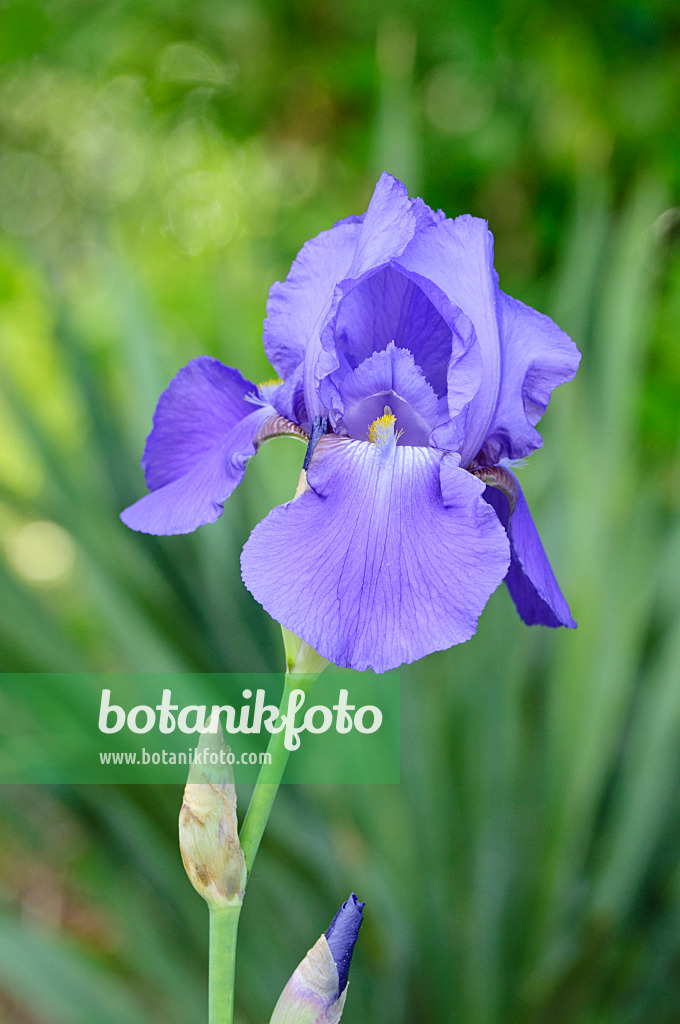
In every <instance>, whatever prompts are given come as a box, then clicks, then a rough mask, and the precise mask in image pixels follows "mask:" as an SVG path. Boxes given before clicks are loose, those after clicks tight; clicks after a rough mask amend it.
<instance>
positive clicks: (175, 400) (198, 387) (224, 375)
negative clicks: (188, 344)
mask: <svg viewBox="0 0 680 1024" xmlns="http://www.w3.org/2000/svg"><path fill="white" fill-rule="evenodd" d="M256 394H257V387H256V386H255V384H252V383H251V382H250V381H249V380H245V379H244V378H243V377H242V376H241V374H240V373H239V372H238V370H234V369H232V368H231V367H230V366H224V364H223V363H221V362H220V361H219V360H218V359H213V358H212V357H211V356H200V357H199V358H198V359H193V360H192V361H191V362H190V363H189V364H188V365H187V366H185V367H184V368H183V369H182V370H180V371H179V373H178V374H177V376H176V377H174V378H173V380H171V381H170V383H169V385H168V386H167V388H166V389H165V391H164V392H163V394H162V395H161V397H160V398H159V400H158V405H157V406H156V411H155V413H154V416H153V429H152V431H151V433H150V434H149V436H148V438H147V439H146V447H145V448H144V455H143V456H142V468H143V470H144V476H145V479H146V483H147V486H148V487H149V489H150V490H152V491H154V490H156V489H157V488H159V487H164V486H165V485H166V484H169V483H171V482H172V481H173V480H177V479H179V478H180V477H182V476H185V475H186V473H188V472H189V471H190V470H191V469H193V468H194V466H195V465H196V464H197V463H198V462H199V461H200V460H201V459H202V458H203V456H204V455H206V454H207V453H208V452H209V451H210V450H211V449H213V448H214V447H215V445H217V444H219V443H220V442H221V440H222V438H223V437H224V435H225V434H227V433H228V432H229V431H230V430H231V429H232V428H233V427H235V426H236V424H237V423H239V421H240V420H242V419H243V418H244V417H246V416H248V415H249V414H250V413H252V412H253V408H254V406H253V403H252V401H249V400H248V398H249V396H254V395H256Z"/></svg>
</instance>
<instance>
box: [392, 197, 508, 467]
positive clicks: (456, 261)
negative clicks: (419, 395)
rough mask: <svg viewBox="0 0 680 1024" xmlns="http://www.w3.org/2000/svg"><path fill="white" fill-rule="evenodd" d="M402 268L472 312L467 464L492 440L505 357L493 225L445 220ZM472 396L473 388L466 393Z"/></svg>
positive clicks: (419, 240)
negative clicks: (474, 360) (475, 348)
mask: <svg viewBox="0 0 680 1024" xmlns="http://www.w3.org/2000/svg"><path fill="white" fill-rule="evenodd" d="M399 265H400V266H401V267H404V269H406V270H408V271H409V272H410V273H412V274H417V275H418V276H419V277H420V278H421V279H423V280H424V281H427V282H429V287H430V288H432V287H436V288H437V289H438V290H439V291H441V292H443V293H444V295H446V296H447V297H448V299H449V300H450V301H451V302H452V303H454V304H455V306H457V307H460V309H461V310H462V311H463V312H464V313H465V314H467V316H468V317H469V319H470V321H471V322H472V326H473V327H474V331H475V335H476V340H477V343H478V345H479V353H478V359H479V362H478V364H477V367H476V369H475V367H474V366H473V365H472V364H468V370H472V371H473V373H472V375H471V377H470V383H471V384H472V383H474V380H475V374H476V380H477V385H478V387H477V389H476V393H475V392H473V394H471V395H469V398H468V401H469V400H470V399H472V401H471V403H470V407H469V409H468V411H467V416H466V421H465V438H464V443H463V445H462V448H461V465H462V466H467V465H468V464H469V463H470V462H471V461H472V459H473V458H474V457H475V455H476V454H477V453H478V451H479V449H480V448H481V447H482V444H483V442H484V440H485V438H486V435H487V432H488V428H489V424H490V422H491V418H492V416H493V412H494V410H495V408H496V404H497V400H498V391H499V387H500V374H501V357H500V340H499V328H498V320H497V316H496V292H497V284H496V281H497V277H496V273H495V271H494V269H493V236H492V234H491V232H490V231H489V229H488V226H487V223H486V221H484V220H480V219H479V218H478V217H470V216H468V215H467V214H466V215H464V216H462V217H456V219H455V220H441V221H439V223H437V224H436V225H434V226H432V227H430V228H428V229H426V230H425V231H421V232H419V233H418V234H417V235H416V237H415V238H414V239H413V241H412V242H411V244H410V245H409V247H408V248H407V250H406V251H405V252H404V253H403V255H402V256H400V258H399ZM466 390H467V391H468V394H469V388H468V389H466Z"/></svg>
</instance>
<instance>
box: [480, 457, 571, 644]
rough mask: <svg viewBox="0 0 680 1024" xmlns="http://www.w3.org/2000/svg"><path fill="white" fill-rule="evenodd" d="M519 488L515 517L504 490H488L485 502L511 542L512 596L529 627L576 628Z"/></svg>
mask: <svg viewBox="0 0 680 1024" xmlns="http://www.w3.org/2000/svg"><path fill="white" fill-rule="evenodd" d="M511 475H513V476H514V474H511ZM517 488H518V495H517V503H516V505H515V510H514V512H513V513H512V516H511V515H510V503H509V501H508V499H507V497H506V495H505V494H504V493H503V492H502V491H500V490H498V488H496V487H487V489H486V491H485V492H484V497H485V499H486V501H488V503H489V504H490V505H491V506H492V507H493V508H494V509H495V510H496V512H497V514H498V518H499V519H500V521H501V522H502V524H503V526H504V527H505V529H506V530H507V532H508V537H509V539H510V553H511V562H510V568H509V569H508V575H507V576H506V578H505V582H506V583H507V585H508V590H509V591H510V595H511V597H512V599H513V601H514V602H515V605H516V607H517V611H518V612H519V614H520V616H521V618H522V619H523V620H524V622H526V624H527V625H528V626H535V625H542V626H568V627H569V628H571V629H575V628H576V622H575V621H574V619H573V618H572V615H571V612H570V611H569V605H568V604H567V602H566V601H565V599H564V596H563V594H562V591H561V590H560V587H559V584H558V582H557V580H556V579H555V574H554V573H553V571H552V568H551V565H550V562H549V561H548V556H547V555H546V553H545V549H544V547H543V544H542V543H541V538H540V537H539V535H538V530H537V529H536V526H535V524H534V520H533V518H532V515H531V512H530V511H529V506H528V505H527V501H526V498H525V497H524V494H523V493H522V488H521V487H520V486H519V484H517Z"/></svg>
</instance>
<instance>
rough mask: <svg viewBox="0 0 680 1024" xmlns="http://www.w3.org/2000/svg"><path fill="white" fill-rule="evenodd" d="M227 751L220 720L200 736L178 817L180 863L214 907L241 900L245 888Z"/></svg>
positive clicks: (243, 864) (232, 780)
mask: <svg viewBox="0 0 680 1024" xmlns="http://www.w3.org/2000/svg"><path fill="white" fill-rule="evenodd" d="M209 727H210V723H208V728H209ZM228 753H229V750H228V748H227V746H226V744H225V742H224V735H223V733H222V726H221V725H220V724H219V723H218V725H217V731H216V732H214V733H213V732H206V733H203V734H202V736H201V739H200V741H199V743H198V746H197V748H196V755H195V758H194V762H193V764H192V766H191V769H190V771H189V779H188V781H187V784H186V787H185V789H184V800H183V803H182V810H181V811H180V815H179V846H180V850H181V852H182V860H183V861H184V867H185V868H186V872H187V875H188V876H189V880H190V882H191V884H192V885H193V887H194V889H195V890H196V892H198V893H200V895H201V896H202V897H203V899H204V900H206V902H207V903H208V904H209V905H210V906H212V907H220V906H221V907H224V906H230V905H233V904H234V903H240V902H241V901H242V899H243V893H244V890H245V887H246V875H247V872H246V862H245V857H244V856H243V850H242V849H241V844H240V842H239V838H238V821H237V818H236V787H235V786H234V773H233V771H232V768H231V765H230V764H229V763H228V757H227V755H228Z"/></svg>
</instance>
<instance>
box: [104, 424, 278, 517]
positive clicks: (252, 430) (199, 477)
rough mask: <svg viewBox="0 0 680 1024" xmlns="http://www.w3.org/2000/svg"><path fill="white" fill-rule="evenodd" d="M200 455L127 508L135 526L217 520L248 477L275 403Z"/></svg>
mask: <svg viewBox="0 0 680 1024" xmlns="http://www.w3.org/2000/svg"><path fill="white" fill-rule="evenodd" d="M250 408H251V410H252V411H251V412H250V413H249V414H248V415H247V416H245V417H244V418H243V419H242V420H241V421H240V422H239V423H237V424H236V425H235V426H234V427H232V429H231V430H230V431H228V432H227V433H226V434H225V435H224V436H223V437H222V438H221V439H220V440H219V441H218V442H217V443H216V444H215V445H214V447H212V448H210V449H209V450H208V451H207V452H206V453H205V454H204V455H203V456H202V457H200V458H199V459H198V460H197V461H196V462H195V463H194V465H193V466H192V467H191V468H190V469H188V471H187V472H186V473H185V474H184V475H183V476H180V477H177V478H175V479H173V480H172V481H171V482H170V483H167V484H165V485H164V486H163V487H159V488H158V489H157V490H154V491H151V493H150V494H147V495H145V496H144V497H143V498H140V499H139V501H137V502H135V504H134V505H131V506H130V507H129V508H126V509H125V511H124V512H122V513H121V517H120V518H121V519H122V520H123V522H124V523H125V525H126V526H129V527H130V529H132V530H140V531H141V532H142V533H152V534H156V535H162V536H169V535H171V534H177V533H191V532H192V531H193V530H196V529H198V527H199V526H204V525H205V524H206V523H214V522H215V521H216V520H217V519H219V517H220V516H221V515H222V512H223V506H224V502H225V501H226V500H227V498H228V497H229V495H230V494H231V493H232V491H234V490H235V488H236V487H237V486H238V485H239V484H240V483H241V481H242V480H243V477H244V474H245V471H246V466H247V464H248V461H249V459H250V458H251V456H253V455H254V454H255V451H256V447H257V446H256V443H255V438H256V435H257V433H258V431H259V430H260V428H261V427H262V426H263V424H264V423H265V422H266V421H267V420H268V419H269V418H270V417H271V416H272V414H273V412H274V410H272V408H271V407H270V406H263V407H259V408H254V409H253V406H252V405H251V406H250Z"/></svg>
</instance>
